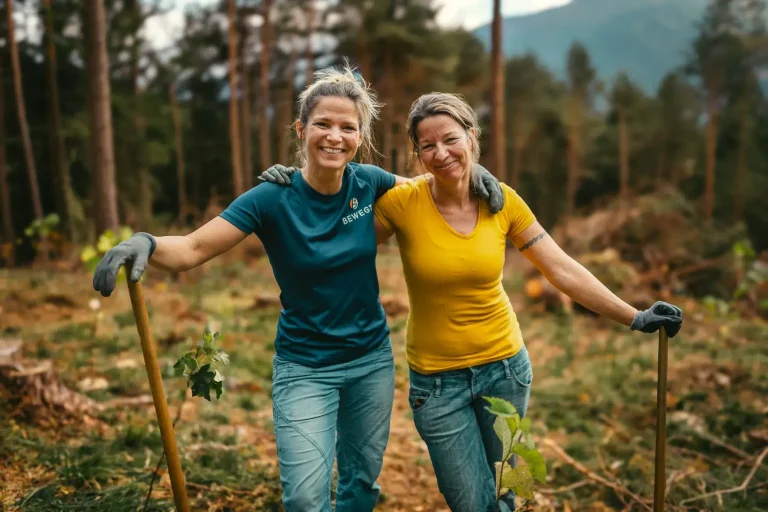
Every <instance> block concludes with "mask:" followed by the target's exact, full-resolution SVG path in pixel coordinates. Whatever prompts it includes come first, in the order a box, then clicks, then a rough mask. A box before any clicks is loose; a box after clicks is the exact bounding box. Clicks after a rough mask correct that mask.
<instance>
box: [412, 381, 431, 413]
mask: <svg viewBox="0 0 768 512" xmlns="http://www.w3.org/2000/svg"><path fill="white" fill-rule="evenodd" d="M433 394H434V392H433V391H427V390H426V389H421V388H416V387H413V385H411V387H410V388H409V389H408V403H409V404H410V406H411V410H412V411H413V412H416V411H418V410H419V409H421V408H422V407H424V405H426V403H427V402H428V401H429V399H430V398H432V395H433Z"/></svg>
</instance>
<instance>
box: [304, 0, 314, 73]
mask: <svg viewBox="0 0 768 512" xmlns="http://www.w3.org/2000/svg"><path fill="white" fill-rule="evenodd" d="M314 25H315V3H314V0H307V48H306V56H305V57H306V60H307V70H306V78H305V79H304V82H305V86H306V87H308V86H310V85H311V84H312V82H313V79H314V74H315V55H314V53H313V51H312V32H313V29H314Z"/></svg>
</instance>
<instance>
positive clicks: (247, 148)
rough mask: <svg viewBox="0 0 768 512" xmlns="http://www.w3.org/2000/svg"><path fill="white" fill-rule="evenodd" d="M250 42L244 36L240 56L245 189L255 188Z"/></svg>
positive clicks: (245, 34)
mask: <svg viewBox="0 0 768 512" xmlns="http://www.w3.org/2000/svg"><path fill="white" fill-rule="evenodd" d="M243 30H244V31H247V30H248V25H247V24H245V23H244V24H243ZM247 41H248V34H247V32H246V33H244V34H243V44H242V46H241V47H240V48H241V50H242V51H241V54H240V72H241V74H240V87H241V94H242V97H241V98H240V127H241V129H242V138H241V140H242V142H243V147H242V150H243V155H242V156H243V189H244V190H250V189H251V188H253V128H252V126H253V123H251V117H252V115H251V87H250V85H251V81H250V78H251V77H250V73H249V72H248V62H247V59H246V56H247V53H248V52H247V51H246V44H247Z"/></svg>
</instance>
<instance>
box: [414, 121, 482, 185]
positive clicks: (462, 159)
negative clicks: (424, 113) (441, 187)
mask: <svg viewBox="0 0 768 512" xmlns="http://www.w3.org/2000/svg"><path fill="white" fill-rule="evenodd" d="M416 133H417V135H418V139H417V140H418V152H419V160H421V163H422V165H424V167H425V168H426V169H427V171H429V172H431V173H432V174H433V175H434V176H435V178H437V179H440V180H445V181H461V180H464V179H466V180H468V179H469V174H470V169H471V168H472V166H473V165H474V155H473V153H472V149H473V145H472V140H471V136H474V129H470V130H469V132H467V130H465V129H464V128H463V127H462V126H461V125H460V124H459V123H457V122H456V121H455V120H454V119H453V118H452V117H451V116H448V115H445V114H438V115H435V116H430V117H426V118H424V119H423V120H422V121H421V122H420V123H419V125H418V127H417V128H416Z"/></svg>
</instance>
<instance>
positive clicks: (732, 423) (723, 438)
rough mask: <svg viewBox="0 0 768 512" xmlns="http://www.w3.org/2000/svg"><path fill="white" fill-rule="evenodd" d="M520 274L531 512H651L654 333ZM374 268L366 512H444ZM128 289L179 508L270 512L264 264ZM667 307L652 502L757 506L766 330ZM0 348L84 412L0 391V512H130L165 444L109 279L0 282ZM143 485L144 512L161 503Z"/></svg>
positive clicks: (123, 303) (766, 480) (397, 270)
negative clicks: (385, 391)
mask: <svg viewBox="0 0 768 512" xmlns="http://www.w3.org/2000/svg"><path fill="white" fill-rule="evenodd" d="M225 256H226V255H225ZM519 261H520V260H519V259H516V258H514V257H510V260H509V261H508V264H507V270H506V271H505V281H504V282H505V287H506V288H507V290H508V293H509V294H510V298H511V300H512V302H513V305H514V306H515V309H516V310H517V312H518V318H519V319H520V322H521V326H522V330H523V333H524V336H525V340H526V344H527V346H528V349H529V351H530V354H531V358H532V361H533V365H534V374H535V377H534V385H533V388H532V398H531V403H530V407H529V410H528V416H529V417H530V418H531V419H532V421H533V424H534V432H535V433H536V442H537V446H538V447H539V448H540V449H541V450H542V452H543V454H544V456H545V458H546V460H547V465H548V470H549V476H548V481H547V483H546V484H545V485H539V486H538V489H537V493H536V500H535V505H534V506H533V508H531V509H530V510H536V511H555V510H557V511H561V510H562V511H572V510H573V511H581V510H583V511H602V510H627V511H630V510H651V508H650V503H651V500H652V497H653V467H654V432H655V401H656V372H657V369H656V361H657V356H656V351H657V341H656V340H657V338H656V336H655V335H642V334H639V333H632V332H629V331H628V330H627V329H626V328H624V327H621V326H617V325H613V324H611V323H610V322H609V321H606V320H604V319H600V318H596V317H594V316H592V315H588V314H584V313H583V312H580V313H577V314H575V315H566V314H564V313H559V314H555V313H544V312H542V311H540V310H539V309H538V308H536V307H534V306H533V305H531V304H528V303H527V302H526V300H525V298H524V296H523V293H522V290H523V277H522V276H523V274H522V272H521V270H520V268H518V267H519V265H518V262H519ZM378 263H379V276H380V283H381V293H382V301H383V302H386V303H387V309H388V311H389V312H390V313H391V314H390V318H389V323H390V327H391V329H392V339H393V345H394V350H395V361H396V367H397V387H396V396H395V404H394V411H393V416H392V424H391V436H390V441H389V445H388V448H387V451H386V455H385V463H384V469H383V472H382V474H381V477H380V480H379V482H380V484H381V486H382V495H381V499H380V504H379V506H378V507H377V510H380V511H382V512H385V511H386V512H395V511H416V512H419V511H424V512H433V511H435V512H436V511H443V510H446V511H447V510H448V509H447V506H446V505H445V502H444V501H443V499H442V496H441V495H440V493H439V492H438V490H437V485H436V482H435V477H434V473H433V471H432V467H431V464H430V460H429V455H428V453H427V451H426V447H425V445H424V444H423V443H422V441H421V440H420V438H419V436H418V434H417V433H416V430H415V428H414V425H413V420H412V416H411V413H410V409H409V407H408V402H407V392H408V391H407V390H408V372H407V364H406V362H405V346H404V343H405V341H404V337H405V332H404V328H405V324H406V317H407V295H406V290H405V283H404V280H403V277H402V271H401V267H400V261H399V257H398V255H397V252H396V250H395V249H391V248H385V249H382V250H381V251H380V254H379V258H378ZM144 287H145V295H146V300H147V304H148V306H149V310H150V322H151V326H152V330H153V333H154V335H155V338H156V340H157V345H158V354H159V357H160V365H161V370H162V373H163V375H164V378H165V388H166V393H167V396H168V402H169V405H170V408H171V416H172V417H174V416H175V415H176V414H177V411H178V409H179V407H180V405H181V404H183V406H182V408H181V411H180V420H179V423H178V424H177V426H176V436H177V439H178V444H179V449H180V452H181V456H182V464H183V466H184V470H185V475H186V479H187V482H188V486H189V487H188V489H189V495H190V499H191V502H192V509H193V510H209V511H225V510H228V511H236V510H237V511H239V510H281V506H280V504H279V502H280V481H279V472H278V466H277V460H276V453H275V445H274V436H273V433H272V408H271V401H270V381H271V372H272V354H273V352H274V346H273V338H274V333H275V325H276V321H277V317H278V314H279V306H278V305H276V302H275V301H276V297H277V294H278V288H277V285H276V283H275V281H274V278H273V276H272V272H271V269H270V266H269V264H268V262H267V260H266V259H265V258H252V259H249V260H248V263H244V262H242V261H234V260H232V259H227V258H226V257H221V258H219V260H218V261H214V262H211V263H209V264H207V265H205V266H204V267H203V268H201V269H196V270H195V271H192V272H190V273H187V274H184V275H181V276H178V277H177V278H176V279H174V278H173V277H172V276H169V275H167V274H163V273H161V272H158V271H156V270H150V271H149V272H148V277H147V279H146V281H145V283H144ZM676 302H677V303H678V304H680V305H681V306H682V308H683V310H684V311H685V324H684V328H683V331H682V332H681V333H680V334H679V335H678V336H677V337H675V338H674V339H672V340H670V353H669V393H668V396H667V402H668V444H667V459H666V476H667V497H668V507H667V509H668V510H691V511H694V510H728V511H755V512H757V511H764V510H768V459H763V458H761V455H763V456H764V455H765V452H766V447H767V446H768V324H766V322H764V321H760V320H756V319H744V318H740V317H738V316H735V315H734V314H732V313H731V312H729V311H728V310H727V309H723V308H708V307H706V306H705V305H704V303H701V302H696V301H694V300H691V299H686V298H678V299H677V300H676ZM208 323H210V324H211V325H212V326H213V328H214V330H218V331H220V332H221V334H222V339H221V343H220V345H221V347H222V349H223V350H225V351H226V352H227V353H228V354H229V356H230V358H231V363H230V365H229V366H228V367H226V370H225V391H224V394H223V396H222V397H221V400H220V401H217V400H216V399H214V400H213V402H212V403H209V402H206V401H204V400H202V399H200V398H193V399H192V398H190V399H186V400H185V399H184V382H183V380H181V379H179V378H175V377H173V371H172V365H173V363H174V362H175V361H176V359H177V358H178V357H179V356H180V355H181V354H182V353H184V352H185V351H187V350H190V349H191V348H192V347H193V346H194V345H195V343H196V342H197V340H198V339H199V337H200V335H201V333H202V331H203V328H204V327H205V325H206V324H208ZM15 340H20V341H21V343H22V345H21V349H20V354H21V356H22V358H23V360H24V361H31V362H35V361H43V360H49V361H51V362H52V364H53V368H54V371H55V373H56V374H57V375H58V376H59V377H60V379H61V381H62V382H63V383H64V384H65V385H66V386H67V387H68V388H70V389H72V390H74V391H77V392H78V393H82V394H83V395H87V396H88V397H90V398H91V399H92V400H93V401H94V402H93V403H95V404H96V405H95V406H93V407H91V410H90V411H88V412H85V413H82V414H79V415H74V416H73V415H67V414H64V413H61V412H57V411H56V410H53V409H50V410H49V409H44V408H40V409H39V410H37V411H31V412H30V411H29V410H28V409H29V408H28V407H26V406H25V404H24V401H23V400H22V401H21V402H19V399H21V398H23V397H19V396H13V394H12V393H13V392H12V390H5V393H6V394H8V395H9V396H6V397H5V398H4V399H3V400H2V401H0V475H2V477H1V478H0V481H1V484H0V510H30V511H38V510H39V511H43V510H45V511H48V510H72V511H74V510H117V511H128V510H131V511H135V510H142V509H143V506H144V501H145V495H146V493H147V490H148V487H149V481H150V478H151V475H152V473H153V470H154V468H155V466H156V464H157V461H158V459H159V457H160V455H161V453H162V442H161V438H160V435H159V431H158V429H157V427H156V417H155V413H154V409H153V407H152V403H151V400H150V399H149V385H148V382H147V378H146V372H145V369H144V363H143V359H142V354H141V348H140V345H139V341H138V335H137V332H136V327H135V323H134V320H133V316H132V312H131V307H130V301H129V297H128V293H127V289H126V287H125V284H124V283H121V284H119V286H118V290H117V292H116V293H115V294H113V296H112V297H110V298H108V299H104V298H102V297H101V296H100V295H98V294H97V293H95V292H94V291H93V289H92V288H91V276H90V275H89V274H88V273H87V272H85V271H69V270H67V271H64V270H61V269H59V270H54V269H51V270H29V269H20V270H19V269H15V270H7V269H4V270H0V357H2V355H1V354H2V350H3V347H4V346H6V347H7V346H9V344H11V343H13V342H14V341H15ZM0 393H2V390H0ZM9 397H10V398H11V400H7V399H8V398H9ZM456 456H457V457H461V454H456ZM764 460H765V462H764V463H763V461H764ZM160 473H161V475H160V478H159V479H158V482H157V483H156V484H155V486H154V489H153V492H152V496H151V500H150V502H149V505H148V506H147V508H146V510H154V511H158V510H172V501H171V490H170V482H169V478H168V476H167V473H166V472H165V470H161V472H160ZM740 486H741V487H743V488H740ZM735 488H739V490H738V491H737V492H725V493H719V494H716V495H714V496H711V497H706V496H704V495H705V494H707V493H712V492H715V491H721V490H722V491H728V490H731V489H735ZM686 500H691V501H686Z"/></svg>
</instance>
